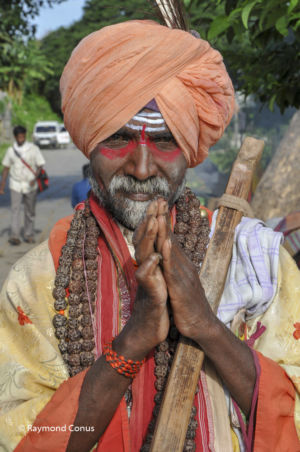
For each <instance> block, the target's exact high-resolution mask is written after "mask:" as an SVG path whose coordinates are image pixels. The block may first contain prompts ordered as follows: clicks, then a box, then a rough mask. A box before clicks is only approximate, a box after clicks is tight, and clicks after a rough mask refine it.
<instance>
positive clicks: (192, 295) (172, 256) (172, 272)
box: [128, 199, 215, 354]
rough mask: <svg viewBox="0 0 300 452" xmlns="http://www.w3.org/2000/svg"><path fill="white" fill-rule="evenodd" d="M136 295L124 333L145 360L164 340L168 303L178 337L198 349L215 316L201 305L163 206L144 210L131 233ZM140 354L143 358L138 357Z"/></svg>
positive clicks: (201, 295) (203, 302)
mask: <svg viewBox="0 0 300 452" xmlns="http://www.w3.org/2000/svg"><path fill="white" fill-rule="evenodd" d="M133 242H134V246H135V256H136V260H137V263H138V265H139V268H138V270H137V271H136V279H137V282H138V291H137V296H136V300H135V304H134V309H133V313H132V316H131V319H130V321H129V323H130V324H129V325H128V327H129V328H130V327H132V328H133V329H134V331H135V338H136V341H139V344H140V346H141V350H143V351H144V354H147V353H148V352H149V351H150V350H151V349H152V348H153V347H155V346H156V345H157V344H159V343H160V342H162V341H163V340H165V339H166V337H167V335H168V331H169V314H168V300H169V302H170V305H169V306H170V309H171V310H172V314H173V318H174V322H175V325H176V327H177V329H178V330H179V332H180V333H181V334H182V335H184V336H187V337H189V338H190V339H193V340H194V341H195V342H197V343H198V344H199V345H201V337H202V336H205V330H206V329H207V328H209V326H210V325H211V324H212V322H214V319H215V316H214V314H213V313H212V310H211V308H210V306H209V304H208V302H207V300H206V297H205V293H204V290H203V288H202V285H201V283H200V279H199V275H198V272H197V269H196V267H195V266H194V264H193V263H192V262H191V261H190V260H189V259H188V257H187V256H186V255H185V253H184V251H183V250H182V248H181V247H180V245H179V244H178V242H177V240H176V237H175V235H174V234H173V233H172V230H171V227H170V214H169V210H168V204H167V202H166V201H165V200H163V199H158V200H155V201H153V202H151V204H150V205H149V207H148V209H147V212H146V215H145V217H144V219H143V221H142V222H141V224H140V225H139V226H138V228H137V229H136V231H135V233H134V238H133ZM142 354H143V353H142Z"/></svg>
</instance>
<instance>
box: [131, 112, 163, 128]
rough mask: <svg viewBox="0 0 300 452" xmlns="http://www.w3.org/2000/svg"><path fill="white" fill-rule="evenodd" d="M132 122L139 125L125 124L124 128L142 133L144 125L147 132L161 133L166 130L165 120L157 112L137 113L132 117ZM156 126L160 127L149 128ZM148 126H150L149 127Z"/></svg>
mask: <svg viewBox="0 0 300 452" xmlns="http://www.w3.org/2000/svg"><path fill="white" fill-rule="evenodd" d="M132 120H134V121H136V122H138V123H140V124H132V123H127V124H126V127H128V128H129V129H132V130H138V131H142V130H143V126H144V125H146V131H147V132H163V131H165V130H167V127H166V123H165V120H164V118H163V117H162V115H161V114H160V113H159V112H157V113H156V112H149V113H148V112H143V113H137V114H136V115H134V117H133V118H132ZM156 124H157V125H160V126H161V127H151V125H152V126H153V125H156ZM148 125H150V127H149V126H148Z"/></svg>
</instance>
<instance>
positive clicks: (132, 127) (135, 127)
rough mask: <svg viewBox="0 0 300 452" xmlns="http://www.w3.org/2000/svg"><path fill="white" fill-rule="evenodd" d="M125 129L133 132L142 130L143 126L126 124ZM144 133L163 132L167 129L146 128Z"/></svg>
mask: <svg viewBox="0 0 300 452" xmlns="http://www.w3.org/2000/svg"><path fill="white" fill-rule="evenodd" d="M126 127H128V129H133V130H140V131H142V130H143V125H135V124H128V123H127V124H126ZM145 130H146V132H164V131H166V130H167V128H166V127H165V126H164V127H146V129H145Z"/></svg>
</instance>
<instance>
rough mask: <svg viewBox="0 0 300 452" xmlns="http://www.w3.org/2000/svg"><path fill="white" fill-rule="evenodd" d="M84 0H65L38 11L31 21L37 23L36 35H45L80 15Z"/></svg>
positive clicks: (39, 36)
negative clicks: (37, 14) (38, 13)
mask: <svg viewBox="0 0 300 452" xmlns="http://www.w3.org/2000/svg"><path fill="white" fill-rule="evenodd" d="M84 3H85V0H67V1H65V2H63V3H61V4H60V5H55V6H54V7H53V8H49V7H45V8H42V9H41V11H40V15H39V16H37V17H36V18H35V19H34V21H33V23H34V24H36V25H37V32H36V37H37V38H38V39H40V38H42V37H43V36H45V35H46V34H47V33H48V32H49V31H53V30H56V29H57V28H59V27H61V26H69V25H71V24H72V23H73V22H75V21H77V20H79V19H80V18H81V16H82V7H83V5H84Z"/></svg>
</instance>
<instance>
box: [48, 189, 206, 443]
mask: <svg viewBox="0 0 300 452" xmlns="http://www.w3.org/2000/svg"><path fill="white" fill-rule="evenodd" d="M176 210H177V214H176V225H175V228H174V233H175V236H176V239H177V240H178V242H179V244H180V245H181V247H182V248H183V250H184V251H185V253H186V255H187V256H188V257H189V259H190V260H191V261H192V262H193V263H194V265H195V266H196V268H197V270H198V271H199V269H200V266H201V263H202V261H203V259H204V256H205V251H206V247H207V244H208V241H209V238H208V236H209V223H208V219H207V218H206V217H202V216H201V213H200V202H199V200H198V199H197V198H196V196H195V195H194V194H193V193H192V191H191V190H190V189H189V188H186V189H185V192H184V193H183V194H182V195H181V196H180V198H179V199H178V201H177V203H176ZM100 234H101V231H100V228H99V226H98V224H97V222H96V220H95V218H94V216H93V213H92V212H91V210H90V207H89V201H88V200H87V201H86V202H85V207H84V209H83V210H80V211H76V213H75V215H74V218H73V220H72V222H71V226H70V229H69V231H68V234H67V241H66V244H65V245H64V246H63V248H62V253H61V256H60V258H59V266H58V269H57V272H56V278H55V284H54V289H53V296H54V298H55V302H54V308H55V310H56V311H57V314H56V315H55V316H54V318H53V325H54V328H55V335H56V337H57V338H58V339H59V345H58V346H59V349H60V352H61V354H62V357H63V359H64V361H65V363H66V364H67V366H68V370H69V373H70V376H74V375H76V374H78V373H79V372H81V371H82V370H84V369H86V368H88V367H89V366H91V365H92V364H93V363H94V361H95V356H96V354H97V347H96V345H97V344H95V328H94V323H95V318H94V313H95V306H96V297H97V279H98V261H97V256H98V237H99V235H100ZM121 296H122V292H121ZM125 296H128V291H127V290H126V291H125ZM121 301H122V300H121ZM67 310H68V312H67ZM66 313H67V315H65V314H66ZM170 324H171V326H170V330H169V335H168V337H167V339H166V340H165V341H164V342H162V343H161V344H159V345H158V346H157V347H156V349H155V353H154V360H155V370H154V372H155V376H156V381H155V388H156V390H157V393H156V395H155V399H154V401H155V407H154V410H153V416H152V420H151V422H150V424H149V428H148V434H147V436H146V440H145V443H144V445H143V446H142V449H141V451H142V452H147V451H149V450H150V445H151V441H152V438H153V433H154V429H155V423H156V420H157V416H158V413H159V409H160V405H161V401H162V397H163V391H164V389H165V386H166V382H167V378H168V374H169V371H170V368H171V365H172V361H173V358H174V353H175V350H176V346H177V342H178V338H179V333H178V331H177V328H176V327H175V325H174V323H173V319H172V316H171V317H170ZM195 416H196V408H195V407H193V409H192V413H191V419H190V423H189V427H188V432H187V436H186V441H185V445H184V449H183V450H184V452H192V451H194V450H195V447H196V446H195V440H194V438H195V435H196V429H197V425H198V424H197V421H196V419H195Z"/></svg>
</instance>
